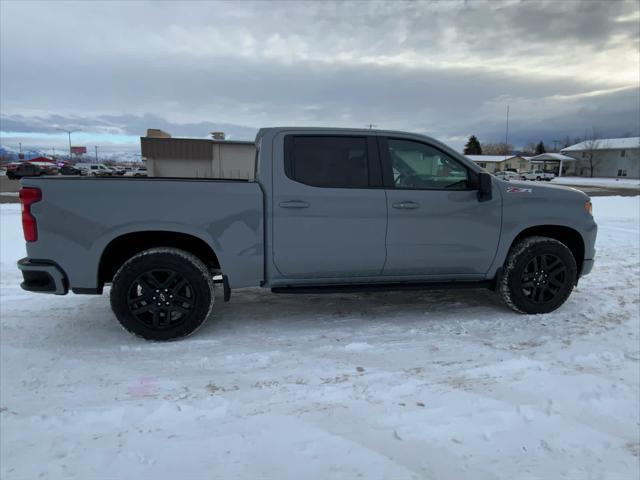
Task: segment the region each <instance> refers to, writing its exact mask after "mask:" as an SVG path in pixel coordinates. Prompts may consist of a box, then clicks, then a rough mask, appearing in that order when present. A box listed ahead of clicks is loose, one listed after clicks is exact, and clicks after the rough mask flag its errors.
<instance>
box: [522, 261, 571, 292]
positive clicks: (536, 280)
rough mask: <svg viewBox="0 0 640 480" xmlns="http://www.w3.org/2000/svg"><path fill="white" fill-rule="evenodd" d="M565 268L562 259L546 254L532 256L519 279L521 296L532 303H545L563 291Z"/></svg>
mask: <svg viewBox="0 0 640 480" xmlns="http://www.w3.org/2000/svg"><path fill="white" fill-rule="evenodd" d="M567 278H568V277H567V267H566V265H565V264H564V263H563V262H562V259H560V258H558V257H557V256H556V255H553V254H550V253H547V254H540V255H536V256H534V257H533V258H532V259H531V260H530V261H529V263H527V265H526V266H525V268H524V270H523V272H522V275H521V277H520V282H521V283H520V286H521V288H522V294H523V295H524V296H525V297H526V298H528V299H529V300H530V301H531V302H533V303H547V302H551V301H552V300H553V299H555V298H556V296H557V295H558V293H560V292H561V291H563V289H564V287H565V286H566V283H567Z"/></svg>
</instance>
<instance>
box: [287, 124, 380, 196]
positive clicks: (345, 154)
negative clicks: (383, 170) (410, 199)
mask: <svg viewBox="0 0 640 480" xmlns="http://www.w3.org/2000/svg"><path fill="white" fill-rule="evenodd" d="M285 172H286V174H287V177H289V178H290V179H292V180H295V181H296V182H300V183H304V184H306V185H311V186H313V187H326V188H332V187H333V188H366V187H368V186H369V180H368V179H369V172H368V159H367V141H366V138H365V137H345V136H299V135H288V136H287V137H285Z"/></svg>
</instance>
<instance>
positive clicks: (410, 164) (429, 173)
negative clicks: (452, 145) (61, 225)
mask: <svg viewBox="0 0 640 480" xmlns="http://www.w3.org/2000/svg"><path fill="white" fill-rule="evenodd" d="M388 145H389V157H390V159H391V167H392V169H393V182H394V185H395V188H410V189H424V190H465V189H466V188H468V187H469V174H468V172H467V169H466V168H465V167H463V166H462V164H460V163H458V162H457V161H456V160H454V159H453V158H451V157H450V156H449V155H447V154H446V153H444V152H441V151H440V150H438V149H436V148H433V147H431V146H429V145H426V144H424V143H419V142H414V141H411V140H400V139H393V138H390V139H389V140H388Z"/></svg>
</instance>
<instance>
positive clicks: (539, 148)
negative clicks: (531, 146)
mask: <svg viewBox="0 0 640 480" xmlns="http://www.w3.org/2000/svg"><path fill="white" fill-rule="evenodd" d="M542 153H547V150H546V149H545V148H544V143H542V140H540V143H538V144H537V145H536V155H540V154H542Z"/></svg>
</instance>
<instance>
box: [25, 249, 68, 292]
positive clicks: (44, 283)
mask: <svg viewBox="0 0 640 480" xmlns="http://www.w3.org/2000/svg"><path fill="white" fill-rule="evenodd" d="M18 268H19V269H20V270H21V271H22V277H23V279H24V282H22V283H21V284H20V286H21V287H22V289H23V290H27V291H28V292H37V293H53V294H55V295H66V294H67V292H69V281H68V280H67V276H66V274H65V273H64V271H63V270H62V269H61V268H60V267H59V266H58V265H56V264H55V263H54V262H52V261H49V260H32V259H31V258H23V259H21V260H18Z"/></svg>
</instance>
